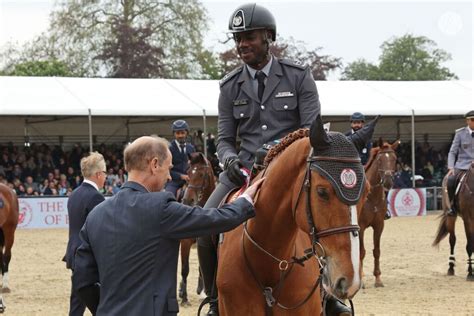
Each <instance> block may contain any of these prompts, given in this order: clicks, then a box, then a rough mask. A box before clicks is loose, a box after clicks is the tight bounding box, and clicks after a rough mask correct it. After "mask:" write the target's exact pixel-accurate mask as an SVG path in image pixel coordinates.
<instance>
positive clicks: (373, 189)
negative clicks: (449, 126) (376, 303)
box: [359, 139, 400, 287]
mask: <svg viewBox="0 0 474 316" xmlns="http://www.w3.org/2000/svg"><path fill="white" fill-rule="evenodd" d="M398 145H400V141H399V140H397V141H395V142H394V143H392V144H389V143H387V142H384V141H383V140H382V139H380V140H379V143H378V147H374V148H372V150H371V151H370V158H369V161H368V162H367V165H366V167H365V175H366V177H367V180H368V181H369V184H370V191H369V195H368V196H367V201H366V202H365V204H364V207H363V208H362V213H361V215H360V217H359V226H360V235H359V238H360V260H361V264H362V265H363V261H364V258H365V247H364V232H365V230H366V229H367V228H368V227H372V229H373V233H374V235H373V240H374V249H373V256H374V276H375V287H383V286H384V285H383V282H382V279H381V277H380V275H381V274H382V272H381V271H380V240H381V237H382V232H383V229H384V225H385V214H386V213H387V194H388V191H389V190H390V189H391V188H392V186H393V175H394V173H395V168H396V164H397V154H396V152H395V150H396V149H397V147H398Z"/></svg>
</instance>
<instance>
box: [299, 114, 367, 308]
mask: <svg viewBox="0 0 474 316" xmlns="http://www.w3.org/2000/svg"><path fill="white" fill-rule="evenodd" d="M359 136H360V135H359ZM363 137H365V136H363ZM310 144H311V153H310V155H309V157H308V164H307V169H306V172H305V175H304V177H305V181H304V183H305V185H304V187H305V188H304V191H305V192H306V194H305V195H303V194H298V195H295V196H297V198H296V200H297V201H295V203H294V205H297V206H296V208H295V217H296V222H297V225H298V226H299V227H300V229H302V230H304V231H306V232H307V233H308V234H310V236H311V238H312V243H313V247H314V249H315V250H316V251H317V255H318V257H320V262H321V263H322V267H323V275H322V281H323V286H324V288H325V289H326V291H327V292H328V293H330V294H332V295H334V296H336V297H338V298H341V299H346V298H352V297H353V296H354V295H355V294H356V293H357V291H358V290H359V288H360V285H361V277H360V276H361V265H360V254H359V252H360V250H359V236H358V232H359V226H358V215H359V213H360V210H361V209H362V204H363V201H364V200H365V198H366V195H367V193H368V183H367V181H366V178H365V174H364V168H363V166H362V164H361V162H360V158H359V155H358V152H357V150H356V148H355V146H354V144H353V142H352V141H351V140H349V139H348V138H346V137H345V136H344V135H343V134H341V133H337V132H327V133H326V132H325V130H324V128H323V124H322V121H321V119H320V118H319V116H318V118H317V119H316V121H315V122H314V123H313V125H312V126H311V130H310Z"/></svg>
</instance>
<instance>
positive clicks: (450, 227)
mask: <svg viewBox="0 0 474 316" xmlns="http://www.w3.org/2000/svg"><path fill="white" fill-rule="evenodd" d="M447 178H448V177H447V175H446V176H445V177H444V179H443V209H444V213H443V214H442V215H441V222H440V223H439V228H438V233H437V235H436V238H435V241H434V242H433V246H436V245H438V244H439V243H440V241H441V240H443V238H444V237H446V235H447V234H449V245H450V248H451V255H450V256H449V269H448V275H454V265H455V262H456V258H455V257H454V247H455V246H456V234H455V224H456V218H457V216H448V215H447V211H448V208H449V205H450V202H449V197H448V193H447V190H446V184H447ZM460 178H461V180H460V184H459V190H457V191H458V194H457V197H456V198H457V205H458V212H457V214H458V215H459V216H461V218H462V220H463V222H464V230H465V232H466V239H467V245H466V252H467V255H468V259H467V265H468V267H467V277H466V279H467V280H468V281H474V274H473V264H474V262H473V261H474V260H473V259H472V258H471V256H472V253H473V252H474V162H472V163H471V166H470V168H469V170H467V172H466V173H465V175H464V176H460Z"/></svg>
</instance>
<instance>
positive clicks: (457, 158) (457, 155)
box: [447, 110, 474, 216]
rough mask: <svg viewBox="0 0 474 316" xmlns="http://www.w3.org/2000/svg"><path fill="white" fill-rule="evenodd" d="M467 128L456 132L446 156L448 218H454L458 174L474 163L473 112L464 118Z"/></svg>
mask: <svg viewBox="0 0 474 316" xmlns="http://www.w3.org/2000/svg"><path fill="white" fill-rule="evenodd" d="M464 117H465V118H466V124H467V126H465V127H462V128H460V129H457V130H456V134H455V135H454V140H453V144H452V145H451V149H450V150H449V155H448V185H447V187H448V195H449V201H450V204H451V207H450V208H449V210H448V215H449V216H456V214H457V205H456V201H455V195H456V182H457V179H459V178H460V174H461V173H464V172H465V171H467V170H468V169H469V167H470V166H471V163H472V162H473V161H474V110H473V111H469V112H467V113H466V115H465V116H464Z"/></svg>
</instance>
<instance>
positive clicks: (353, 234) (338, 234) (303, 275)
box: [217, 116, 368, 316]
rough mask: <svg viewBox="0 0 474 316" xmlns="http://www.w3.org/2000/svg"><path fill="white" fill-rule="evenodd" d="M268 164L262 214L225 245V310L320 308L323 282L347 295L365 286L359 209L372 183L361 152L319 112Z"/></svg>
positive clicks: (221, 281) (220, 280)
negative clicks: (331, 129)
mask: <svg viewBox="0 0 474 316" xmlns="http://www.w3.org/2000/svg"><path fill="white" fill-rule="evenodd" d="M308 135H310V137H307V136H308ZM265 165H266V169H265V170H264V171H262V172H261V173H260V174H259V175H258V176H257V177H256V179H258V178H260V177H262V176H264V177H265V182H264V183H263V186H262V187H261V189H260V191H259V193H258V195H257V197H256V199H255V208H256V214H257V215H256V217H255V218H252V219H250V220H249V221H248V222H246V223H245V224H244V225H241V226H239V227H238V228H236V229H234V230H232V231H230V232H228V233H226V234H225V235H224V237H223V242H222V244H221V245H220V248H219V264H218V271H217V288H218V295H219V314H220V315H221V316H227V315H320V312H321V308H322V305H321V302H322V299H321V291H320V290H321V288H320V285H321V286H322V287H323V288H324V290H325V291H326V292H327V293H329V294H331V295H333V296H335V297H337V298H339V299H343V300H344V299H350V298H352V297H354V295H355V294H356V293H357V291H358V290H359V288H360V258H359V252H360V250H359V238H358V231H359V227H358V225H357V216H358V210H360V209H361V207H362V204H363V200H364V198H365V196H366V194H367V191H368V185H367V184H366V180H365V176H364V172H363V167H362V165H361V163H360V159H359V156H358V154H357V151H356V149H355V147H354V145H353V144H352V143H351V142H350V141H349V140H348V139H347V138H346V137H345V136H344V135H343V134H341V133H336V132H328V133H326V132H325V131H324V129H323V124H322V122H321V119H320V117H319V116H318V118H317V119H316V120H315V122H314V123H313V125H312V126H311V131H308V130H307V129H301V130H298V131H296V132H294V133H291V134H289V135H288V136H286V137H285V138H284V139H283V140H282V141H281V142H280V143H279V144H277V145H275V146H274V147H273V148H272V149H271V150H270V152H269V153H268V155H267V157H266V160H265ZM342 186H344V188H342ZM356 206H357V207H356ZM320 271H321V272H320Z"/></svg>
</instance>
